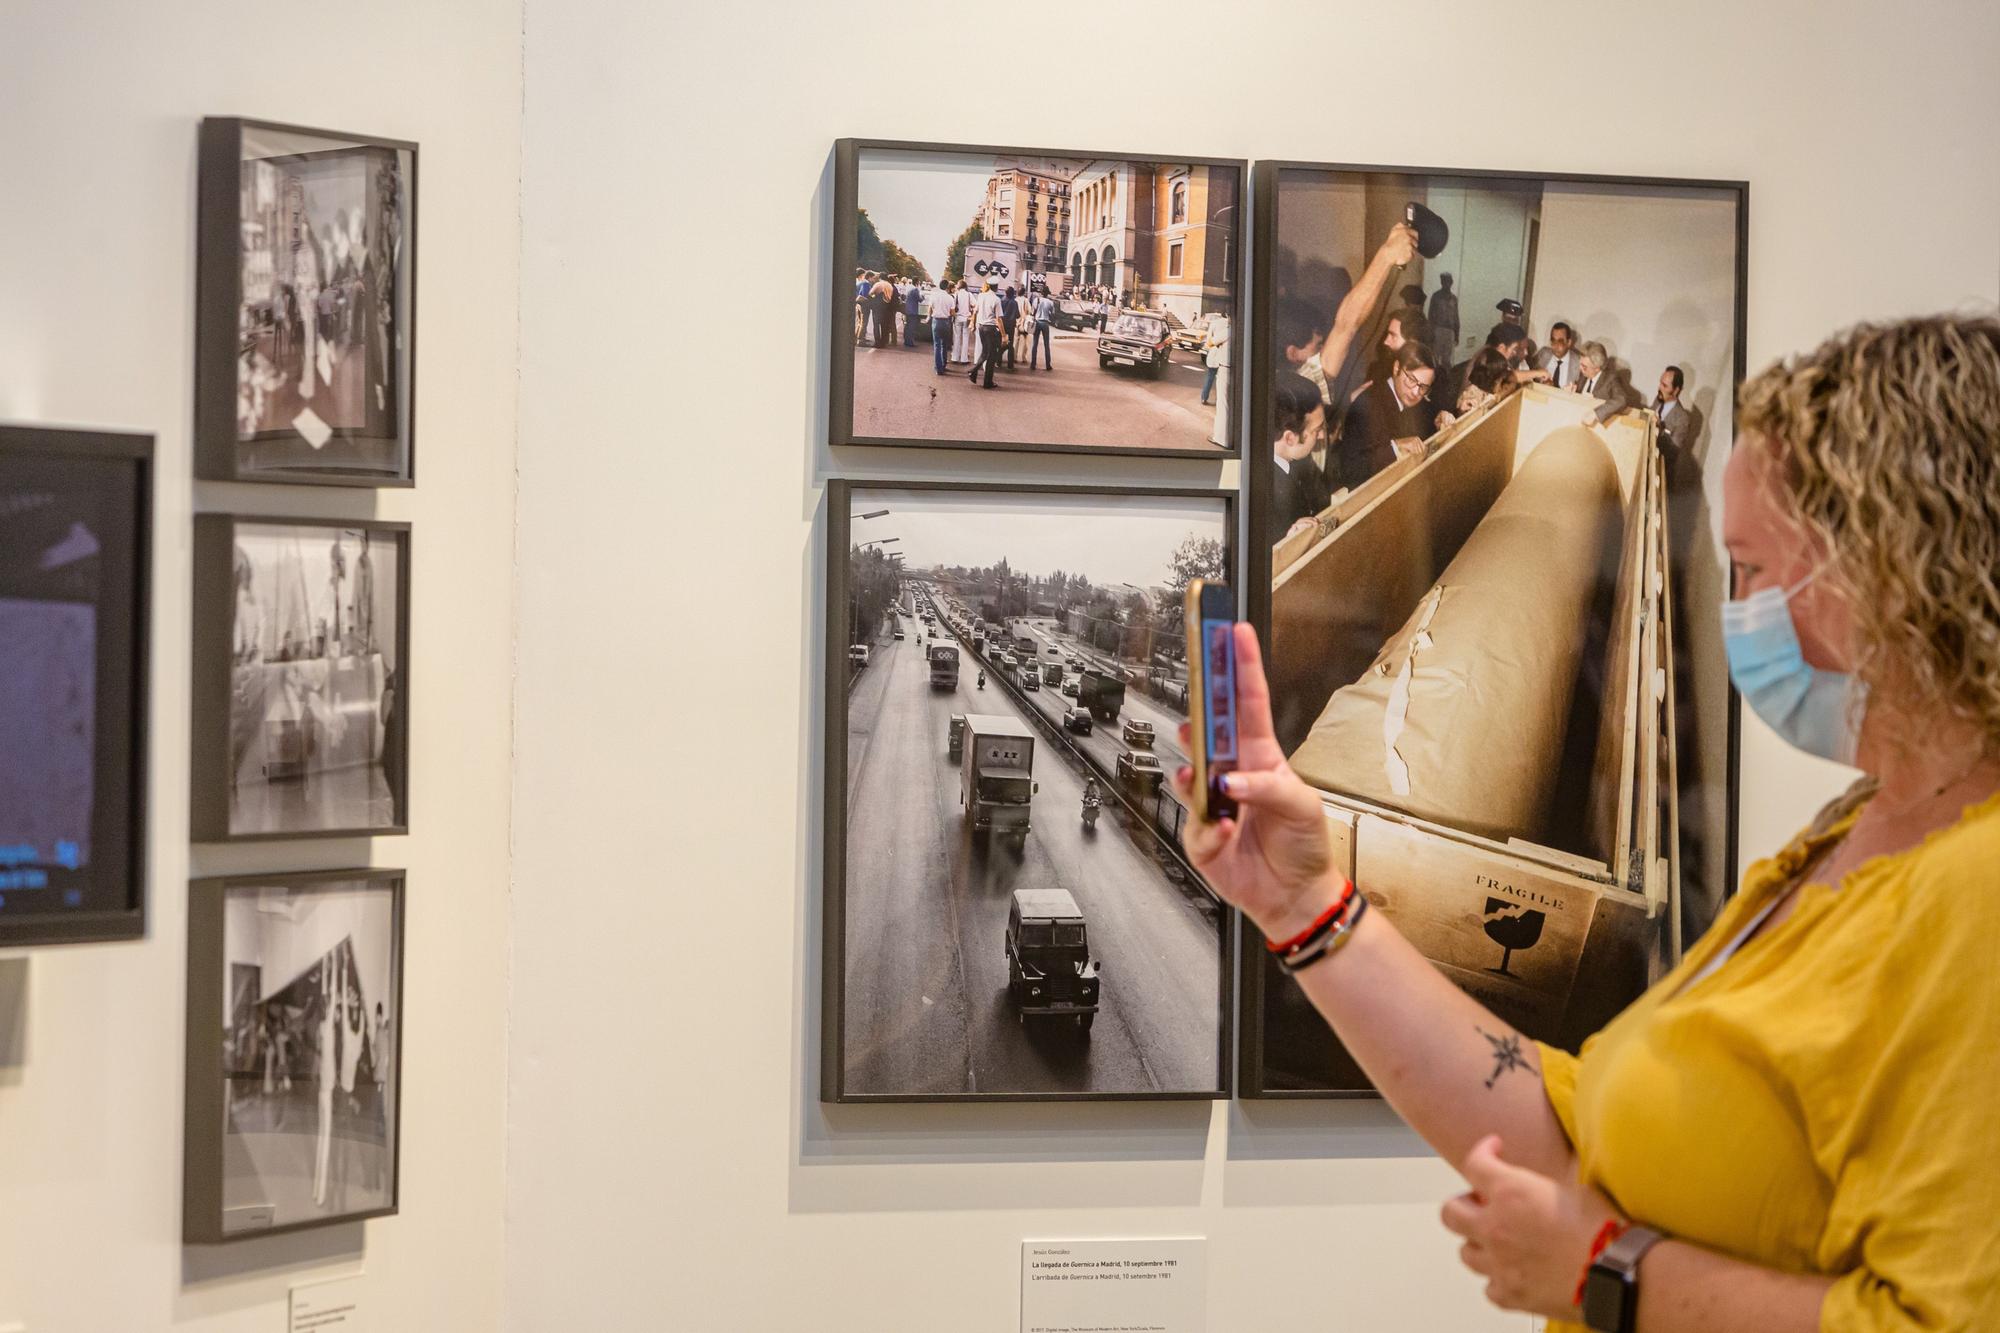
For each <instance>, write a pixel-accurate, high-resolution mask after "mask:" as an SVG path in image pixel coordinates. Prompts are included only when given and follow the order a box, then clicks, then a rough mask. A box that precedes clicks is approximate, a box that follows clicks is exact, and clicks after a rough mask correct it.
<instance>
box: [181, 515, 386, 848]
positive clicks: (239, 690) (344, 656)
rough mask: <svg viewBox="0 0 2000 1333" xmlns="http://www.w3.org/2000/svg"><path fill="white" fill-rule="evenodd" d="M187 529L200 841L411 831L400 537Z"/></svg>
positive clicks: (216, 524)
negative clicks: (191, 564)
mask: <svg viewBox="0 0 2000 1333" xmlns="http://www.w3.org/2000/svg"><path fill="white" fill-rule="evenodd" d="M194 523H195V538H194V539H195V547H194V577H195V583H194V588H195V594H194V632H195V644H194V736H193V741H192V749H193V790H192V791H191V792H190V800H189V804H190V811H191V814H192V819H193V833H194V837H195V838H196V840H198V841H203V842H245V841H252V840H257V839H270V838H315V837H320V838H324V837H336V836H351V835H354V834H367V833H407V832H409V782H408V773H409V719H410V661H409V653H410V529H409V525H408V524H406V523H381V522H360V521H348V520H342V519H299V518H268V519H267V518H245V517H240V516H238V515H234V514H201V515H197V516H196V518H195V521H194Z"/></svg>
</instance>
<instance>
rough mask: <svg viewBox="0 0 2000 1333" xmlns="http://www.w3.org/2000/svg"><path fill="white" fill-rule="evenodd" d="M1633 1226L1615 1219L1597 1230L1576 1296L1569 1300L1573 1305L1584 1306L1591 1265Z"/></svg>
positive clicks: (1578, 1277) (1577, 1282)
mask: <svg viewBox="0 0 2000 1333" xmlns="http://www.w3.org/2000/svg"><path fill="white" fill-rule="evenodd" d="M1631 1225H1632V1224H1631V1223H1630V1222H1624V1221H1620V1220H1619V1219H1618V1218H1615V1217H1614V1218H1612V1219H1611V1220H1610V1221H1608V1222H1606V1223H1605V1224H1604V1225H1603V1226H1601V1227H1599V1228H1598V1229H1597V1239H1595V1240H1593V1241H1591V1242H1590V1257H1589V1258H1588V1259H1585V1260H1584V1261H1583V1272H1582V1273H1580V1274H1578V1275H1577V1279H1576V1295H1574V1296H1572V1297H1570V1298H1569V1303H1570V1304H1571V1305H1582V1304H1583V1289H1584V1287H1586V1286H1587V1285H1589V1283H1590V1269H1591V1265H1593V1264H1595V1263H1596V1262H1597V1260H1598V1257H1599V1256H1600V1255H1602V1254H1603V1253H1604V1252H1605V1251H1606V1250H1607V1249H1609V1248H1611V1242H1612V1241H1614V1240H1617V1239H1618V1238H1619V1237H1620V1236H1622V1235H1624V1234H1625V1232H1626V1230H1627V1229H1628V1228H1629V1227H1630V1226H1631Z"/></svg>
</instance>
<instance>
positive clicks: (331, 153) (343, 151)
mask: <svg viewBox="0 0 2000 1333" xmlns="http://www.w3.org/2000/svg"><path fill="white" fill-rule="evenodd" d="M416 223H417V146H416V145H415V144H412V143H405V142H403V141H401V140H395V139H379V138H374V137H372V136H368V135H354V134H341V133H335V132H331V131H326V130H312V129H305V128H303V127H300V126H293V125H279V124H273V123H271V122H269V121H261V120H245V119H242V118H239V117H233V116H230V117H211V118H209V119H207V120H204V121H203V122H202V126H201V190H200V219H199V234H200V239H199V247H200V253H199V256H198V265H197V283H198V288H199V291H198V295H197V299H196V313H197V321H198V322H197V328H196V336H195V380H196V383H195V466H196V471H197V474H198V475H200V476H201V477H203V478H205V479H208V480H215V481H270V482H291V483H299V484H310V485H333V486H408V485H412V484H413V483H414V482H415V478H416V470H415V441H414V432H413V430H412V423H413V422H414V421H415V406H416V376H415V358H414V350H415V345H416V343H415V339H416V314H417V311H416V291H417V284H416V266H417V259H416Z"/></svg>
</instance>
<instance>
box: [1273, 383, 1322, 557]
mask: <svg viewBox="0 0 2000 1333" xmlns="http://www.w3.org/2000/svg"><path fill="white" fill-rule="evenodd" d="M1325 431H1326V404H1325V403H1324V402H1322V401H1321V399H1320V396H1319V387H1318V386H1317V385H1315V384H1314V383H1313V382H1312V381H1311V380H1309V379H1307V378H1306V377H1305V376H1303V375H1301V374H1299V373H1297V372H1296V371H1290V370H1284V371H1280V372H1278V375H1277V378H1276V380H1275V382H1274V383H1273V384H1272V386H1271V434H1272V437H1273V438H1272V440H1271V455H1272V469H1273V470H1272V473H1271V508H1270V520H1269V523H1270V526H1269V529H1268V530H1267V532H1266V534H1265V539H1266V540H1267V541H1269V542H1270V543H1271V544H1272V545H1273V546H1275V545H1277V544H1278V543H1279V542H1281V541H1283V540H1284V539H1285V538H1286V537H1288V536H1289V535H1291V534H1292V533H1293V532H1295V531H1297V530H1298V529H1300V528H1302V527H1309V526H1311V524H1312V521H1313V518H1314V517H1315V516H1316V515H1317V514H1319V512H1320V511H1321V510H1323V509H1325V508H1326V507H1327V505H1329V504H1331V503H1332V496H1331V494H1330V493H1329V492H1330V488H1329V487H1328V485H1327V481H1326V474H1325V473H1324V472H1322V471H1320V468H1319V464H1317V463H1315V462H1314V461H1313V450H1314V449H1315V448H1316V447H1318V445H1319V444H1320V442H1321V436H1322V435H1324V434H1325Z"/></svg>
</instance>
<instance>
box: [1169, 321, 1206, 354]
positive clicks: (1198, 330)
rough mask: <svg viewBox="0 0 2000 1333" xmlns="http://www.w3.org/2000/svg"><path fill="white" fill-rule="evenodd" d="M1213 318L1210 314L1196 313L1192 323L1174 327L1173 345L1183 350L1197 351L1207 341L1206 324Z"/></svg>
mask: <svg viewBox="0 0 2000 1333" xmlns="http://www.w3.org/2000/svg"><path fill="white" fill-rule="evenodd" d="M1214 319H1215V316H1214V315H1212V314H1207V315H1196V316H1195V317H1194V322H1193V323H1191V324H1183V325H1182V326H1181V327H1179V328H1177V329H1175V330H1174V346H1176V347H1178V348H1180V349H1181V350H1182V351H1183V352H1199V351H1200V350H1201V349H1202V348H1203V347H1204V346H1205V345H1206V344H1207V342H1208V326H1209V324H1210V323H1211V322H1212V321H1213V320H1214Z"/></svg>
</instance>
